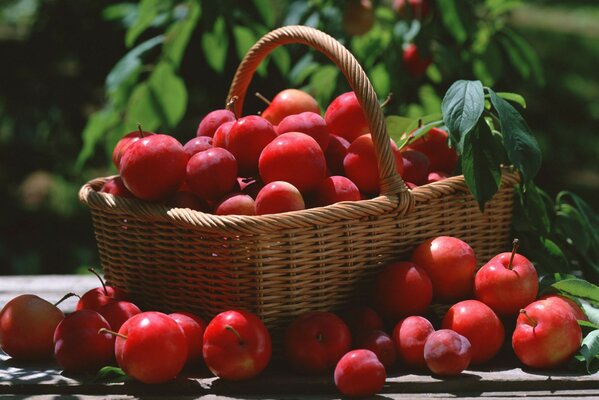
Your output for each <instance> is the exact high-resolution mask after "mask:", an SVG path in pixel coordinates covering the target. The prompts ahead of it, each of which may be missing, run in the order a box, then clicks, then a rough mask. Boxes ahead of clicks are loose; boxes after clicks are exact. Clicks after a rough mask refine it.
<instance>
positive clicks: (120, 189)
mask: <svg viewBox="0 0 599 400" xmlns="http://www.w3.org/2000/svg"><path fill="white" fill-rule="evenodd" d="M100 192H102V193H110V194H111V195H113V196H120V197H133V193H131V192H130V191H129V189H127V187H126V186H125V184H124V183H123V180H122V179H121V177H120V176H116V177H114V178H110V179H108V180H107V181H106V182H105V183H104V185H102V188H101V189H100Z"/></svg>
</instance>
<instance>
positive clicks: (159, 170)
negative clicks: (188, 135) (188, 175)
mask: <svg viewBox="0 0 599 400" xmlns="http://www.w3.org/2000/svg"><path fill="white" fill-rule="evenodd" d="M188 159H189V157H188V155H187V153H185V150H184V149H183V145H181V143H179V142H178V141H177V139H175V138H173V137H172V136H168V135H162V134H157V135H151V136H147V137H144V138H143V139H140V140H138V141H136V142H134V143H132V144H131V145H130V146H129V147H128V148H127V150H126V151H125V153H124V154H123V158H121V164H120V165H121V177H122V178H123V182H124V183H125V186H127V189H129V190H130V191H131V193H133V194H134V195H135V197H137V198H140V199H142V200H149V201H155V200H164V199H166V198H168V197H169V196H170V195H172V194H173V193H174V192H176V191H177V189H179V187H180V186H181V184H182V183H183V181H184V180H185V166H186V165H187V160H188Z"/></svg>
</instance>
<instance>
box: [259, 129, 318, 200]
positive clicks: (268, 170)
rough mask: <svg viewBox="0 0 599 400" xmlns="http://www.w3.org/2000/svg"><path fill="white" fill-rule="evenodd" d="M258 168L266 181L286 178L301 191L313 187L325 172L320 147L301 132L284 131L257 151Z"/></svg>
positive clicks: (304, 191)
mask: <svg viewBox="0 0 599 400" xmlns="http://www.w3.org/2000/svg"><path fill="white" fill-rule="evenodd" d="M258 169H259V171H260V178H261V179H262V181H263V182H264V183H265V184H268V183H271V182H275V181H285V182H289V183H291V184H292V185H293V186H295V187H296V188H297V189H298V190H299V191H300V192H301V193H302V194H306V193H307V192H310V191H313V190H315V189H316V188H317V187H318V185H319V184H320V182H322V181H323V179H324V178H326V173H327V167H326V160H325V158H324V153H323V152H322V149H321V148H320V146H319V145H318V143H317V142H316V140H314V139H313V138H312V137H310V136H308V135H306V134H304V133H300V132H288V133H283V134H281V135H279V136H277V137H276V138H275V139H274V140H273V141H272V142H270V143H269V144H268V145H267V146H266V147H265V148H264V150H262V153H261V154H260V159H259V161H258Z"/></svg>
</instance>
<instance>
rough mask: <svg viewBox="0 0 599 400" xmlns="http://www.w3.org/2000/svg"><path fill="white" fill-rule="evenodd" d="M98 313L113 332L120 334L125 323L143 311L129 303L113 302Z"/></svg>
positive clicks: (101, 308)
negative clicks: (119, 331)
mask: <svg viewBox="0 0 599 400" xmlns="http://www.w3.org/2000/svg"><path fill="white" fill-rule="evenodd" d="M98 313H99V314H100V315H101V316H103V317H104V319H105V320H106V321H107V322H108V324H109V325H110V329H111V330H113V331H115V332H118V330H119V329H120V328H121V326H122V325H123V324H124V323H125V321H127V320H128V319H129V318H131V317H132V316H134V315H137V314H139V313H141V310H140V309H139V307H137V306H136V305H135V304H133V303H131V302H129V301H122V300H120V301H117V300H113V301H110V302H108V303H106V304H104V305H103V306H102V307H100V308H98Z"/></svg>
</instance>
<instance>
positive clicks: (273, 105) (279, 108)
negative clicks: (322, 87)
mask: <svg viewBox="0 0 599 400" xmlns="http://www.w3.org/2000/svg"><path fill="white" fill-rule="evenodd" d="M307 111H309V112H313V113H316V114H320V107H319V106H318V103H317V102H316V100H315V99H314V97H312V96H310V95H309V94H308V93H306V92H304V91H301V90H298V89H285V90H282V91H280V92H279V93H278V94H277V95H276V96H275V97H274V98H273V99H272V101H271V102H270V104H269V105H268V107H266V109H265V110H264V111H263V112H262V114H261V115H262V118H264V119H266V120H267V121H269V122H270V123H271V124H273V125H279V123H281V121H282V120H283V119H284V118H285V117H287V116H288V115H294V114H301V113H303V112H307Z"/></svg>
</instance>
